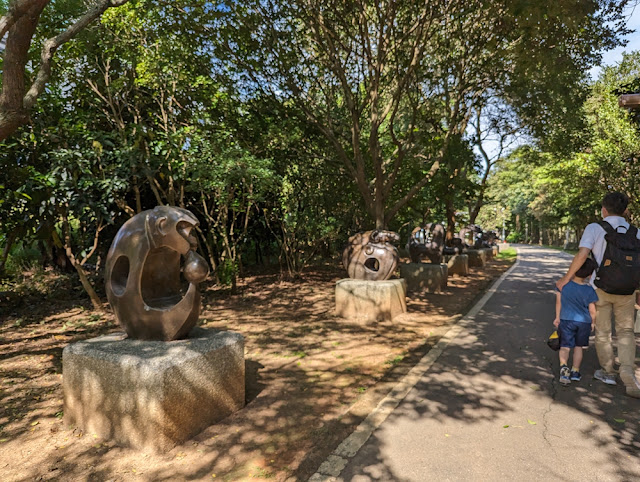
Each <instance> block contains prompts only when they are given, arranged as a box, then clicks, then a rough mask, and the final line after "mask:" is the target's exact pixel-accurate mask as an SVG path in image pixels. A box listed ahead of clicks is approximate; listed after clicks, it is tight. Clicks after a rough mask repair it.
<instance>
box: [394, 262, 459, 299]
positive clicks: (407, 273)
mask: <svg viewBox="0 0 640 482" xmlns="http://www.w3.org/2000/svg"><path fill="white" fill-rule="evenodd" d="M447 274H448V268H447V265H446V264H429V263H407V264H401V265H400V276H401V277H402V278H403V279H405V280H406V281H407V289H408V290H409V291H413V292H424V293H441V292H442V291H444V290H446V289H447Z"/></svg>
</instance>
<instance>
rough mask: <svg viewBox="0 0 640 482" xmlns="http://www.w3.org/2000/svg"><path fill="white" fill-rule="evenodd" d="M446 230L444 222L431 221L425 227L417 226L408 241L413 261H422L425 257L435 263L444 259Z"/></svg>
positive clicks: (410, 256) (408, 248) (408, 249)
mask: <svg viewBox="0 0 640 482" xmlns="http://www.w3.org/2000/svg"><path fill="white" fill-rule="evenodd" d="M444 238H445V230H444V226H443V225H442V224H437V223H429V224H427V225H425V226H424V228H421V227H417V228H415V229H414V230H413V231H411V235H410V236H409V241H408V242H407V246H406V248H407V251H408V252H409V258H411V262H412V263H420V262H421V261H422V258H423V257H426V258H429V261H431V262H432V263H434V264H439V263H440V262H441V261H442V254H443V251H444Z"/></svg>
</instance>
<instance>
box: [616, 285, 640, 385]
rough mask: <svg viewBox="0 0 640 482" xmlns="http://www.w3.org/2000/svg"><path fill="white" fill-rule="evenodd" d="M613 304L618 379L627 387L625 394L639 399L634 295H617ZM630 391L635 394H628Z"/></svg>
mask: <svg viewBox="0 0 640 482" xmlns="http://www.w3.org/2000/svg"><path fill="white" fill-rule="evenodd" d="M615 298H616V299H615V300H614V302H613V314H614V316H615V322H616V337H617V340H618V359H619V360H620V379H621V380H622V382H623V383H624V385H625V387H627V393H628V394H629V395H633V396H639V397H640V384H639V383H638V381H637V380H636V378H635V369H636V367H635V361H636V337H635V334H634V332H633V322H634V319H633V314H634V312H633V310H634V307H633V305H634V303H635V296H634V295H628V296H623V295H617V296H616V297H615ZM630 390H632V391H634V392H636V393H635V394H632V393H630Z"/></svg>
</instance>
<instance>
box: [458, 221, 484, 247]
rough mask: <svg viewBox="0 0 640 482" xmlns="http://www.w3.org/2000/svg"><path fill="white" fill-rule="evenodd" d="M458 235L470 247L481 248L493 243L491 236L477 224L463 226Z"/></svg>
mask: <svg viewBox="0 0 640 482" xmlns="http://www.w3.org/2000/svg"><path fill="white" fill-rule="evenodd" d="M458 236H459V237H460V239H462V241H463V243H464V244H465V245H466V247H468V248H473V249H481V248H488V247H489V246H490V245H491V243H490V242H489V237H488V236H487V234H486V233H485V232H484V231H483V230H482V228H481V227H480V226H478V225H477V224H471V225H469V226H467V227H464V228H462V229H461V230H460V234H459V235H458Z"/></svg>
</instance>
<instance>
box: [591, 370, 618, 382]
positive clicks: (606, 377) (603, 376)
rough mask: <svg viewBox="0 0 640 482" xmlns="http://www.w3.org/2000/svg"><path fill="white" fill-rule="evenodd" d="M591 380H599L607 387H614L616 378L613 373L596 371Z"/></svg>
mask: <svg viewBox="0 0 640 482" xmlns="http://www.w3.org/2000/svg"><path fill="white" fill-rule="evenodd" d="M593 378H595V379H596V380H600V381H601V382H603V383H606V384H607V385H615V384H616V376H615V375H614V374H613V373H607V372H605V371H604V370H601V369H599V370H596V371H595V373H594V374H593Z"/></svg>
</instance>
